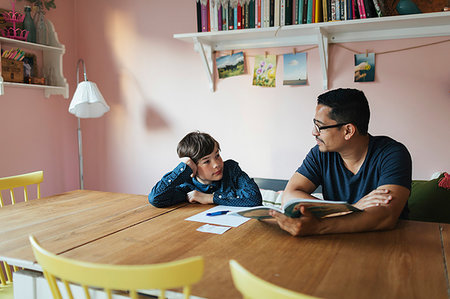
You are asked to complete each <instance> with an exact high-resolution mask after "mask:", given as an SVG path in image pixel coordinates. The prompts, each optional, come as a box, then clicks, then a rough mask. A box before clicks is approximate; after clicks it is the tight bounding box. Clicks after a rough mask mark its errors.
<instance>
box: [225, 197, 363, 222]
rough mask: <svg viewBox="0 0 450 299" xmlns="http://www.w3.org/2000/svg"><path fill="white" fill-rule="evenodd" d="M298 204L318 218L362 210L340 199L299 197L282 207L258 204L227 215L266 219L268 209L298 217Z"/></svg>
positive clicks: (268, 216) (299, 214)
mask: <svg viewBox="0 0 450 299" xmlns="http://www.w3.org/2000/svg"><path fill="white" fill-rule="evenodd" d="M300 204H302V205H304V206H305V207H306V209H308V211H310V212H311V213H313V214H314V215H315V216H316V217H318V218H323V217H331V216H339V215H344V214H348V213H352V212H362V210H360V209H358V208H355V207H354V206H352V205H351V204H348V203H346V202H342V201H328V200H320V199H302V198H300V199H291V200H289V201H288V202H287V203H286V205H285V206H284V208H283V209H280V208H277V207H270V206H258V207H251V208H247V209H243V210H240V211H237V212H233V213H230V214H229V215H233V214H234V215H240V216H244V217H247V218H254V219H267V218H271V217H272V216H270V215H269V211H270V210H274V211H277V212H280V213H282V214H284V215H286V216H289V217H292V218H299V217H300V216H301V213H300V209H299V206H300ZM296 207H297V208H296Z"/></svg>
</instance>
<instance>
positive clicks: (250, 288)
mask: <svg viewBox="0 0 450 299" xmlns="http://www.w3.org/2000/svg"><path fill="white" fill-rule="evenodd" d="M230 269H231V276H232V278H233V282H234V285H235V286H236V288H237V289H238V290H239V292H241V293H242V295H243V296H244V298H245V299H272V298H277V299H285V298H286V299H288V298H292V299H313V298H317V297H312V296H308V295H304V294H300V293H297V292H294V291H291V290H288V289H285V288H282V287H279V286H277V285H274V284H271V283H269V282H267V281H265V280H263V279H261V278H259V277H256V276H255V275H253V274H252V273H250V272H249V271H247V270H246V269H245V268H244V267H242V266H241V265H240V264H239V263H238V262H237V261H235V260H230Z"/></svg>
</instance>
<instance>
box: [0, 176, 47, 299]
mask: <svg viewBox="0 0 450 299" xmlns="http://www.w3.org/2000/svg"><path fill="white" fill-rule="evenodd" d="M43 180H44V172H43V171H35V172H30V173H26V174H20V175H15V176H9V177H4V178H0V207H3V206H4V201H3V196H2V193H1V191H2V190H9V194H10V199H11V204H15V203H16V198H15V194H14V188H19V187H23V195H24V200H25V201H28V189H27V186H30V185H36V186H37V193H36V194H37V198H41V185H40V184H41V183H42V181H43ZM3 268H4V270H3V269H2V267H1V266H0V297H1V298H6V295H7V292H11V298H12V273H11V269H10V267H9V265H8V264H7V263H6V262H5V261H3ZM16 270H17V267H14V271H16ZM8 294H9V293H8Z"/></svg>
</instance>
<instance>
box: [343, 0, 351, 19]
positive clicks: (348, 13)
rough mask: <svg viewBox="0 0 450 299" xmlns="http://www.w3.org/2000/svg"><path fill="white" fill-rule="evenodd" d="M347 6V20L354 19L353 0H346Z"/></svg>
mask: <svg viewBox="0 0 450 299" xmlns="http://www.w3.org/2000/svg"><path fill="white" fill-rule="evenodd" d="M345 4H346V6H345V8H346V13H345V15H346V17H347V18H346V20H352V19H353V12H352V0H345Z"/></svg>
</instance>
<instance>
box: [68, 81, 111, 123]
mask: <svg viewBox="0 0 450 299" xmlns="http://www.w3.org/2000/svg"><path fill="white" fill-rule="evenodd" d="M108 111H109V106H108V104H106V101H105V99H104V98H103V96H102V94H101V93H100V90H98V88H97V84H95V83H94V82H91V81H83V82H80V83H79V84H78V86H77V90H75V94H74V95H73V98H72V102H70V106H69V112H70V113H72V114H75V116H76V117H79V118H97V117H101V116H102V115H103V114H105V113H106V112H108Z"/></svg>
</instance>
